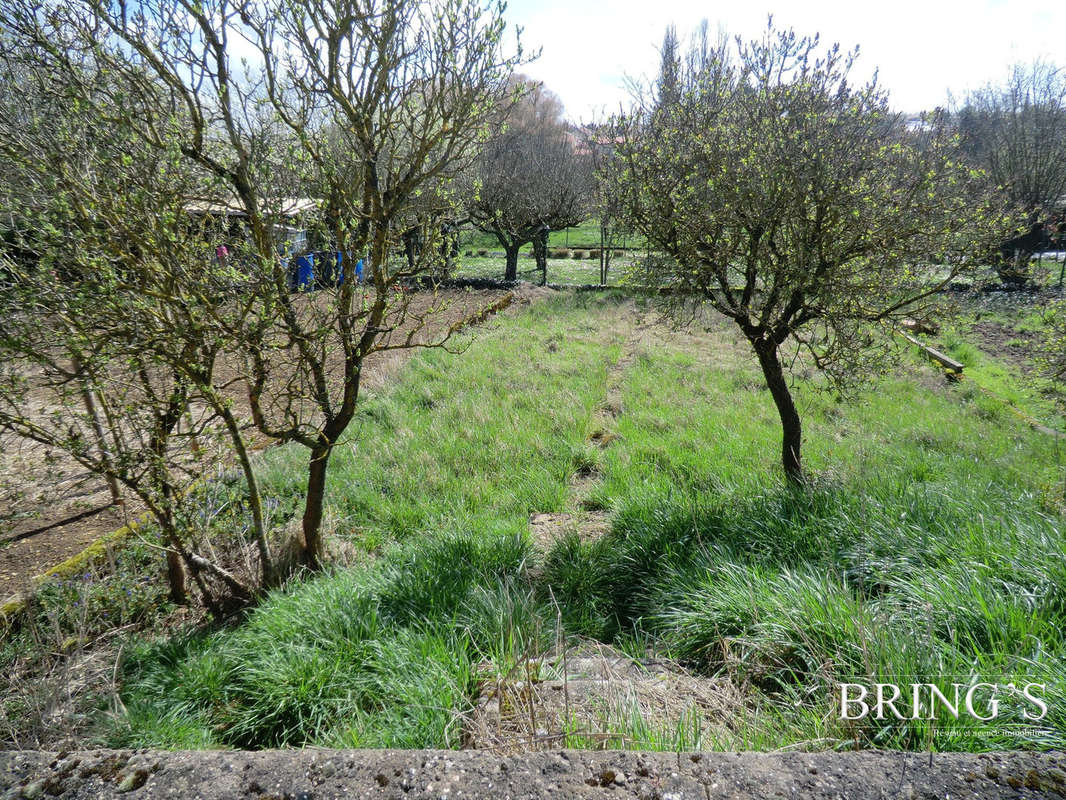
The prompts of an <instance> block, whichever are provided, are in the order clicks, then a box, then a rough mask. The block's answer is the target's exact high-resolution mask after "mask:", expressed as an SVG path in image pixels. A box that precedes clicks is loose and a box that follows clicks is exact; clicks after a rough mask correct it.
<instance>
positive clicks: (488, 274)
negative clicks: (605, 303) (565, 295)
mask: <svg viewBox="0 0 1066 800" xmlns="http://www.w3.org/2000/svg"><path fill="white" fill-rule="evenodd" d="M632 263H633V257H632V256H630V255H626V256H621V257H618V256H616V257H614V258H612V259H611V267H610V271H609V272H608V275H607V285H608V286H618V285H619V284H620V283H621V282H622V281H623V280H624V277H625V274H626V270H627V269H628V268H629V267H630V266H631V265H632ZM505 268H506V262H505V260H504V258H503V256H502V255H498V256H476V255H475V256H462V258H461V259H460V262H459V265H458V267H457V268H456V269H455V271H454V272H453V275H454V276H455V277H457V278H491V279H494V280H503V276H504V270H505ZM518 279H519V280H524V281H531V282H533V283H537V282H539V281H540V270H538V269H537V268H536V262H535V261H534V260H533V258H532V257H530V258H526V257H525V256H522V257H520V258H519V259H518ZM599 282H600V262H599V259H598V258H587V259H570V258H549V259H548V283H555V284H570V285H577V286H583V285H589V284H596V285H598V284H599Z"/></svg>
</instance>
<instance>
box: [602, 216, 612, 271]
mask: <svg viewBox="0 0 1066 800" xmlns="http://www.w3.org/2000/svg"><path fill="white" fill-rule="evenodd" d="M609 243H610V237H609V236H608V234H607V226H606V225H604V224H603V223H600V286H606V285H607V267H608V265H609V264H610V262H611V251H610V250H608V249H607V246H608V244H609Z"/></svg>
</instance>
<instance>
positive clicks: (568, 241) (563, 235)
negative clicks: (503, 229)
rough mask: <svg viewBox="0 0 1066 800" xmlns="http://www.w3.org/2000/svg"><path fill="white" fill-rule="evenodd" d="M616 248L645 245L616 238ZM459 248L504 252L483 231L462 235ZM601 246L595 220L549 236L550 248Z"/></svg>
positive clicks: (491, 236)
mask: <svg viewBox="0 0 1066 800" xmlns="http://www.w3.org/2000/svg"><path fill="white" fill-rule="evenodd" d="M613 244H614V246H616V247H641V246H643V243H642V241H641V240H639V239H638V238H637V237H635V236H632V235H627V236H621V235H615V236H614V242H613ZM459 246H460V247H461V248H462V249H463V250H464V251H465V250H474V251H477V250H479V249H486V250H493V251H497V250H498V251H501V252H502V251H503V248H502V246H501V245H500V241H499V239H497V238H496V237H495V236H494V235H493V234H491V233H484V232H482V231H478V230H473V229H469V230H466V231H464V232H463V233H462V235H461V237H460V240H459ZM599 246H600V226H599V223H598V222H597V221H595V220H587V221H585V222H583V223H581V224H580V225H577V226H575V227H573V228H566V229H564V230H559V231H552V232H551V233H549V234H548V247H552V248H558V247H569V248H571V249H573V250H591V249H592V248H596V247H599ZM529 249H530V246H529V245H526V246H525V247H524V248H523V250H529Z"/></svg>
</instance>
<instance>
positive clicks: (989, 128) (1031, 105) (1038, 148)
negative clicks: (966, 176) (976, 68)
mask: <svg viewBox="0 0 1066 800" xmlns="http://www.w3.org/2000/svg"><path fill="white" fill-rule="evenodd" d="M956 116H957V122H958V128H959V134H960V136H961V139H962V144H963V147H964V149H965V151H966V153H967V155H968V156H969V157H970V158H971V159H972V160H973V162H974V163H975V164H976V165H978V166H980V167H981V168H982V169H984V170H986V171H987V173H988V176H989V178H990V179H991V181H992V182H993V184H994V185H997V186H1001V187H1003V188H1004V189H1005V191H1006V192H1007V195H1008V197H1009V198H1010V199H1011V200H1012V201H1013V202H1014V203H1016V204H1018V205H1019V206H1020V207H1021V208H1022V209H1024V210H1025V211H1026V212H1028V213H1029V214H1030V216H1031V220H1030V221H1033V220H1035V219H1036V218H1037V217H1038V216H1039V215H1040V214H1041V213H1043V214H1046V213H1049V212H1051V211H1053V210H1056V207H1057V206H1058V205H1059V204H1061V202H1062V200H1063V198H1066V73H1064V72H1063V70H1062V69H1060V68H1059V67H1056V66H1055V65H1054V64H1051V63H1048V62H1045V61H1034V62H1033V63H1032V64H1028V65H1024V64H1015V65H1014V66H1013V67H1011V71H1010V74H1009V76H1008V77H1007V79H1006V81H1005V82H1004V83H1003V84H1002V85H995V84H989V85H987V86H985V87H984V88H982V89H979V90H978V91H976V92H973V93H971V94H970V95H969V96H968V97H967V98H966V100H965V102H964V104H963V105H962V107H961V108H960V109H958V110H957V112H956Z"/></svg>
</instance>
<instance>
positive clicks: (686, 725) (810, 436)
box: [101, 295, 1066, 750]
mask: <svg viewBox="0 0 1066 800" xmlns="http://www.w3.org/2000/svg"><path fill="white" fill-rule="evenodd" d="M970 389H971V387H968V386H966V385H965V382H964V383H963V384H962V385H957V386H952V385H948V384H946V383H944V382H943V381H942V379H941V378H940V377H939V376H938V375H936V374H935V373H934V372H933V371H932V369H931V368H929V367H926V366H924V365H921V364H919V363H918V362H917V361H916V360H910V359H909V358H908V359H906V360H905V367H904V368H903V370H902V371H901V372H900V373H899V374H897V375H896V376H893V377H889V378H885V379H883V380H881V381H880V382H879V383H877V384H876V385H874V386H871V387H870V389H869V391H867V392H865V393H864V395H863V396H862V397H861V398H860V399H859V400H858V401H856V402H853V403H846V404H840V403H837V402H834V401H833V400H832V399H831V398H830V397H828V396H827V395H825V394H823V393H821V392H818V391H816V390H815V389H814V386H813V385H812V383H811V382H810V381H807V380H802V379H801V380H800V381H799V383H798V385H797V393H798V397H799V402H800V407H801V409H802V412H803V415H804V420H805V432H806V442H807V444H806V448H807V450H806V457H807V465H808V468H809V470H810V472H811V475H812V481H811V485H810V487H809V488H808V489H805V490H803V491H797V490H794V489H790V488H788V487H786V486H785V485H783V482H782V481H781V479H780V478H779V475H778V468H777V464H776V453H777V448H778V436H779V431H778V426H777V420H776V416H775V413H774V410H773V407H772V403H771V401H770V398H769V395H768V393H767V392H765V391H764V390H762V388H761V382H760V377H759V375H758V373H757V371H756V370H755V369H754V368H753V364H752V361H751V359H750V357H749V356H748V355H747V352H746V350H745V347H744V345H743V343H741V342H739V341H738V340H737V338H736V337H735V335H734V334H733V333H732V331H731V330H730V329H729V328H728V327H725V326H724V324H723V323H721V322H716V321H713V320H712V321H711V322H709V323H708V324H707V325H706V329H704V328H703V327H696V328H693V329H690V330H689V331H686V332H673V331H670V330H669V329H668V328H667V327H666V326H661V325H657V324H655V321H654V316H653V315H652V314H650V313H649V312H648V311H647V310H645V309H642V308H641V307H639V306H637V305H635V304H634V303H633V302H632V301H629V300H625V299H623V298H621V297H619V296H613V295H596V296H588V295H586V296H573V295H561V296H559V297H558V298H556V299H554V300H551V301H547V302H543V303H539V304H535V305H533V306H532V307H530V308H528V309H527V310H525V311H523V312H521V313H519V314H517V315H515V316H513V317H509V318H505V319H502V320H501V321H500V322H499V323H498V325H496V326H495V327H494V328H492V329H490V330H483V331H481V332H480V333H479V334H478V335H477V336H476V338H475V339H473V340H472V341H470V343H469V346H468V348H467V350H466V352H465V354H464V355H462V356H461V357H453V356H449V355H447V354H444V353H439V352H433V353H426V354H425V355H423V356H420V357H418V358H416V359H414V360H413V361H412V362H410V364H409V366H408V367H407V368H406V371H405V373H404V375H403V376H402V379H401V380H400V381H399V383H398V384H397V385H396V386H395V387H394V388H393V389H391V390H389V391H387V392H384V393H382V394H380V395H379V396H377V397H374V398H372V399H371V400H370V401H369V402H368V403H367V404H366V405H365V406H364V409H363V411H362V414H361V416H360V419H359V424H358V426H357V427H356V428H355V430H354V431H353V436H352V441H351V442H350V443H349V444H347V445H345V446H344V447H343V449H342V450H341V452H340V453H339V454H338V456H337V463H336V464H335V465H334V466H335V468H336V470H335V471H334V472H333V473H332V474H331V478H330V480H331V485H330V495H329V517H330V528H331V532H332V535H333V536H334V537H335V541H336V542H344V543H346V545H347V547H348V548H349V550H350V554H349V560H350V562H351V566H349V567H347V568H345V569H338V570H337V571H335V572H333V573H331V574H329V575H325V576H322V577H319V578H316V579H314V580H310V581H306V582H303V583H296V584H293V585H291V586H290V587H289V588H288V589H286V590H285V591H283V592H279V593H277V594H275V595H274V596H272V597H271V598H270V599H268V600H267V601H266V602H264V603H263V604H262V605H261V606H260V607H259V608H257V609H256V610H255V611H253V612H252V613H251V614H250V615H249V616H248V617H247V619H246V620H245V621H243V622H242V623H241V624H240V625H238V626H237V627H235V628H230V629H225V630H220V631H215V632H206V633H205V632H202V631H199V632H195V631H194V632H190V633H189V634H187V635H183V636H173V637H169V638H166V639H161V640H156V641H141V642H140V643H139V644H137V645H136V646H133V647H131V648H130V649H129V650H128V651H127V654H126V657H125V667H124V673H123V675H122V690H121V699H122V707H123V709H124V711H123V713H121V714H120V715H118V716H116V717H114V718H113V721H112V722H111V723H110V724H109V725H108V726H107V728H106V730H105V731H104V732H103V733H102V734H101V735H102V737H103V740H104V741H106V742H107V743H108V744H112V745H125V746H147V745H161V746H167V747H217V746H241V747H271V746H302V745H329V746H338V745H339V746H361V747H362V746H368V747H378V746H383V747H456V746H460V745H461V744H462V742H463V730H464V724H465V720H467V719H468V715H469V714H470V712H471V711H472V707H473V704H474V701H475V698H476V695H477V693H478V689H479V687H480V686H484V685H485V681H486V680H490V682H491V679H492V678H493V676H495V679H497V680H498V679H499V678H500V677H501V676H508V675H512V674H513V673H514V671H515V670H516V669H519V670H521V669H522V666H523V665H525V667H524V668H525V669H526V670H528V669H529V668H530V667H529V664H531V663H533V660H534V659H535V657H537V656H540V655H542V654H546V653H550V652H553V651H554V652H558V648H559V644H560V642H567V641H569V642H586V643H587V642H603V643H608V644H610V645H612V646H613V647H615V648H617V649H618V650H619V651H621V652H623V653H629V654H630V655H632V656H634V657H640V658H643V657H645V656H646V655H647V654H648V653H649V652H654V653H655V654H656V655H657V657H661V658H669V659H672V660H673V662H674V663H675V664H676V665H678V668H679V669H682V670H684V671H685V673H686V674H687V675H689V676H690V677H691V679H692V680H697V681H707V682H709V683H708V685H713V686H716V687H719V688H718V689H716V691H724V690H722V689H721V687H724V686H728V687H729V692H730V696H735V697H737V698H739V700H738V701H737V702H736V703H734V704H733V705H732V706H731V707H730V710H729V712H728V715H723V714H722V713H721V712H717V713H716V712H714V711H712V710H708V709H706V708H702V707H698V706H691V707H689V708H687V709H685V712H684V714H683V715H682V717H681V722H679V723H678V724H677V726H676V727H674V728H662V727H656V726H655V725H654V724H653V723H652V722H651V721H649V720H647V719H644V718H642V716H641V709H640V708H639V707H635V708H633V709H629V713H623V714H621V715H615V716H613V717H610V716H609V715H607V716H605V717H604V725H606V726H608V727H609V728H610V729H611V730H613V731H614V732H615V733H616V734H617V738H615V739H612V741H614V742H615V745H614V746H632V747H644V748H665V749H672V748H679V747H683V748H687V749H694V748H724V749H737V748H776V747H815V748H827V747H853V746H878V747H899V748H907V749H925V748H932V749H942V750H947V749H962V750H982V749H992V748H1015V747H1026V748H1056V747H1058V748H1061V747H1063V746H1064V745H1066V718H1064V711H1066V705H1064V703H1066V694H1064V676H1066V626H1064V624H1063V623H1064V622H1066V540H1064V537H1063V534H1062V528H1061V523H1062V504H1063V485H1062V469H1063V463H1064V460H1063V452H1062V445H1061V444H1060V443H1059V440H1058V439H1055V438H1053V437H1048V436H1044V435H1040V434H1038V433H1036V432H1033V431H1031V430H1029V429H1028V428H1027V427H1026V426H1025V425H1024V423H1022V422H1021V421H1020V420H1019V419H1017V418H1016V417H1015V416H1014V415H1012V414H1009V413H1006V412H1005V411H1002V410H1000V411H996V410H995V406H994V405H992V404H991V401H988V400H986V399H981V396H980V395H976V394H973V393H972V392H971V391H970ZM264 458H266V459H267V460H268V462H269V469H268V470H267V472H266V476H265V480H264V484H265V487H264V491H265V492H266V494H267V495H268V496H269V497H270V498H271V503H272V504H274V505H275V506H276V507H279V508H282V509H283V508H284V507H285V506H286V505H287V504H293V505H294V501H295V497H296V495H297V493H298V492H299V490H300V483H301V482H300V475H299V468H300V466H301V465H300V460H299V457H298V455H297V454H295V453H291V452H289V451H286V450H285V449H278V450H274V451H270V452H268V453H267V454H265V456H264ZM575 474H578V475H583V476H586V479H587V480H586V481H585V484H586V485H585V488H584V489H583V492H584V493H583V495H582V496H581V497H580V498H578V497H575V490H574V476H575ZM580 509H586V510H597V509H598V510H605V511H606V512H607V514H608V519H609V532H607V533H606V535H603V536H602V537H598V538H594V537H587V536H584V537H583V536H581V535H579V534H578V533H577V532H574V533H570V534H564V535H560V536H559V537H558V538H556V539H554V540H552V541H549V542H541V543H540V544H535V543H534V542H533V541H532V539H531V537H530V532H529V520H530V517H531V515H535V514H541V513H549V512H555V513H558V512H566V511H574V512H575V513H578V512H579V511H580ZM537 663H538V664H543V661H538V662H537ZM876 680H880V681H884V682H891V681H894V682H897V683H909V682H923V683H934V684H936V685H938V686H939V687H940V688H941V689H942V690H943V691H944V692H945V693H947V694H948V695H949V696H950V694H951V691H952V687H951V684H952V683H961V684H963V685H964V686H969V685H971V684H973V683H975V682H978V681H985V682H990V683H999V684H1003V685H1006V684H1007V683H1014V684H1015V685H1025V684H1027V683H1039V684H1043V685H1044V687H1045V688H1044V697H1045V698H1046V699H1047V702H1048V704H1049V706H1050V709H1051V711H1050V713H1049V714H1048V716H1047V717H1046V718H1044V719H1042V720H1040V721H1039V722H1032V721H1030V720H1027V719H1026V718H1025V717H1024V716H1023V709H1024V706H1021V705H1019V704H1018V703H1011V702H1009V700H1010V698H1006V699H1003V700H1002V703H1001V706H1002V710H1001V713H1000V716H999V718H998V719H996V720H993V721H988V722H981V721H978V720H973V719H970V718H967V717H966V716H965V715H963V716H962V717H961V718H960V719H959V720H958V721H955V720H950V719H949V720H948V723H950V724H948V723H945V722H943V721H941V722H940V723H937V724H934V723H931V722H929V721H926V720H910V719H908V720H899V719H894V718H892V717H891V716H889V717H888V718H886V719H881V720H878V719H870V718H866V719H864V720H862V721H841V720H840V719H838V715H837V714H836V712H835V706H834V697H835V686H836V683H837V682H840V681H864V682H870V681H876ZM564 734H565V735H566V738H565V741H566V743H567V744H571V745H575V744H576V745H581V744H584V745H586V746H602V743H603V741H604V739H603V738H602V736H597V737H586V738H583V737H582V734H581V731H580V730H575V729H571V730H568V731H564Z"/></svg>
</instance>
